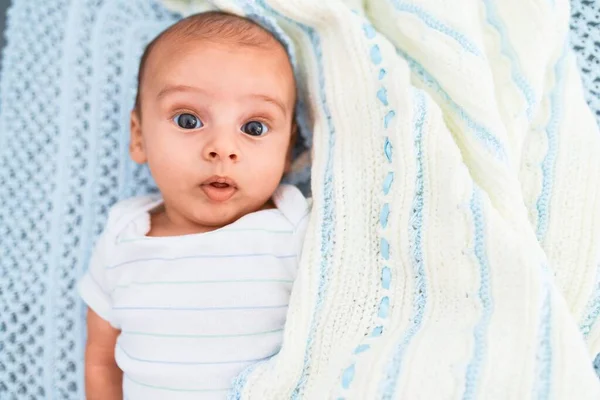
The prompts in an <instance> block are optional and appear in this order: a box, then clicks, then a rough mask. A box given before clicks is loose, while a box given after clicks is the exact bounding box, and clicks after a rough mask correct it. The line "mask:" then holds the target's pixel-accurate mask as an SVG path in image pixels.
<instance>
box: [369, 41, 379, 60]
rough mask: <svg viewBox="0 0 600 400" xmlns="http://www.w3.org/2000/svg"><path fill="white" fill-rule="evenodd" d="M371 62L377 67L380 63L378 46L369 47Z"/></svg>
mask: <svg viewBox="0 0 600 400" xmlns="http://www.w3.org/2000/svg"><path fill="white" fill-rule="evenodd" d="M370 54H371V61H372V62H373V64H375V65H377V64H380V63H381V50H379V46H378V45H376V44H374V45H373V46H371V53H370Z"/></svg>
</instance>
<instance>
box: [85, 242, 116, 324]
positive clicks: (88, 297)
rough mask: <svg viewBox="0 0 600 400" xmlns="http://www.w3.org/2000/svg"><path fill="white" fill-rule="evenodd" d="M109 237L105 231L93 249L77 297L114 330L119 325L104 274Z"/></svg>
mask: <svg viewBox="0 0 600 400" xmlns="http://www.w3.org/2000/svg"><path fill="white" fill-rule="evenodd" d="M109 240H110V239H109V237H108V234H107V232H106V231H105V232H104V233H103V234H102V235H101V236H100V238H99V239H98V242H97V243H96V247H95V248H94V252H93V253H92V257H91V260H90V263H89V266H88V270H87V271H86V273H85V274H84V275H83V277H82V278H81V280H80V281H79V284H78V291H79V295H80V296H81V298H82V299H83V301H84V302H85V303H86V304H87V306H88V307H89V308H91V309H92V310H94V312H95V313H96V314H98V315H99V316H100V317H101V318H102V319H104V320H105V321H107V322H109V323H110V324H111V325H112V326H113V327H115V328H116V329H120V325H119V324H118V322H117V321H116V319H115V317H114V312H113V309H112V294H111V292H112V288H111V285H110V284H109V281H108V279H107V274H106V267H107V265H106V259H107V257H106V256H107V253H108V251H109V250H108V247H109V244H110V243H109Z"/></svg>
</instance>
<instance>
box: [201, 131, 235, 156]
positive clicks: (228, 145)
mask: <svg viewBox="0 0 600 400" xmlns="http://www.w3.org/2000/svg"><path fill="white" fill-rule="evenodd" d="M232 136H233V135H227V134H223V133H222V132H221V133H220V134H217V135H215V137H214V139H213V140H212V141H210V142H209V143H208V144H207V145H206V147H205V148H204V158H205V159H206V160H207V161H211V162H214V161H220V162H224V161H232V162H237V161H239V160H240V151H239V148H238V147H237V144H236V141H235V137H232Z"/></svg>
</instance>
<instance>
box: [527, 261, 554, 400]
mask: <svg viewBox="0 0 600 400" xmlns="http://www.w3.org/2000/svg"><path fill="white" fill-rule="evenodd" d="M541 268H542V271H543V278H542V282H541V285H542V292H543V294H544V296H543V299H542V304H541V305H540V308H541V315H540V321H539V324H538V331H539V338H540V340H539V342H538V348H537V354H536V359H537V363H536V378H537V379H536V380H535V381H534V387H533V393H532V395H533V398H535V399H537V400H548V399H550V397H551V394H552V391H551V389H552V358H553V354H552V348H553V346H552V297H551V288H550V282H549V280H550V279H551V278H550V276H549V274H550V271H549V269H548V267H547V266H542V267H541Z"/></svg>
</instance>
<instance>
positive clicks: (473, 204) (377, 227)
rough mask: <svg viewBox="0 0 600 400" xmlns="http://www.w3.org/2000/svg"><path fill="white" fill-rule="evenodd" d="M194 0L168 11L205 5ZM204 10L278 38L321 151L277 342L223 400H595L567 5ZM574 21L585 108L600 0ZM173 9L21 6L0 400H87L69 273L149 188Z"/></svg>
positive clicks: (593, 327)
mask: <svg viewBox="0 0 600 400" xmlns="http://www.w3.org/2000/svg"><path fill="white" fill-rule="evenodd" d="M184 3H186V2H183V3H182V2H179V3H177V5H176V3H175V2H169V3H168V4H169V6H171V7H175V5H176V8H177V9H179V10H180V11H181V12H183V13H189V12H192V10H197V9H198V8H197V7H198V6H200V7H201V6H202V4H199V3H194V4H193V9H192V8H188V6H190V5H191V2H187V3H189V4H187V5H186V4H184ZM475 3H477V5H476V4H475ZM182 5H183V7H182ZM217 5H218V6H220V7H223V8H224V9H228V10H231V11H233V12H237V13H240V14H242V15H248V14H252V16H253V18H256V19H257V20H259V21H260V22H262V23H265V24H267V26H268V27H269V28H271V29H274V28H278V29H277V31H278V32H279V33H280V34H281V35H282V37H283V38H289V39H291V41H290V49H291V48H292V47H293V50H294V54H295V55H294V57H295V63H296V64H297V72H298V77H299V78H300V82H301V83H303V85H302V87H301V88H300V92H301V94H302V100H304V103H301V104H300V107H299V111H300V116H301V121H300V122H301V126H302V127H303V128H304V129H303V132H302V133H303V134H304V136H303V138H304V140H303V141H300V143H301V144H302V145H303V146H307V145H310V144H311V141H310V140H311V138H310V136H309V134H310V133H314V137H313V139H312V140H313V141H314V143H315V146H314V149H315V154H314V157H315V158H314V166H313V170H312V174H313V178H314V182H313V186H312V188H313V190H314V198H315V200H314V205H315V212H314V214H313V217H312V220H311V222H310V227H309V234H308V235H307V241H306V246H305V252H304V254H305V257H304V259H303V261H302V265H301V271H300V276H299V278H298V282H297V285H296V288H295V291H294V295H293V298H292V308H291V311H290V314H289V318H288V325H287V330H286V336H285V343H284V347H283V350H282V352H281V354H280V355H279V356H277V357H276V358H275V359H273V360H272V361H270V362H268V363H265V364H262V365H257V366H255V367H254V368H252V369H251V370H248V371H247V372H246V373H245V374H243V375H242V376H241V377H240V379H239V381H238V389H237V390H236V391H235V392H234V393H233V394H232V396H233V397H234V398H235V397H242V398H258V399H285V398H306V399H312V398H325V397H333V396H339V397H340V398H358V399H364V398H369V399H370V398H411V399H413V398H424V399H430V398H460V397H462V398H465V399H469V398H482V399H505V398H519V399H521V398H550V397H552V398H556V399H563V398H566V399H570V398H578V399H586V398H598V396H599V395H598V388H597V383H596V381H595V378H593V376H592V367H591V365H592V359H593V355H594V354H597V353H598V352H599V351H600V340H599V339H600V323H598V322H597V318H598V314H599V313H600V294H599V293H598V292H597V288H598V283H599V282H600V271H599V270H598V264H599V263H598V257H599V255H598V244H599V243H600V240H599V238H598V229H600V221H598V218H599V217H598V210H599V205H598V193H597V188H598V187H599V185H598V179H599V177H598V162H597V161H595V160H594V156H596V157H597V154H598V150H599V149H598V146H599V145H598V130H597V127H596V126H594V122H593V117H592V114H591V113H590V112H589V110H588V109H587V107H586V106H585V103H584V101H583V99H584V95H583V93H582V89H581V87H580V84H579V77H578V71H577V69H576V68H575V63H574V57H573V55H572V54H571V52H570V51H563V50H565V49H566V48H567V47H568V46H566V44H567V43H566V35H567V29H568V21H567V20H568V15H569V14H568V13H569V11H568V10H567V4H566V3H565V2H564V1H559V0H539V1H536V2H533V1H531V0H530V1H518V2H517V1H516V0H515V1H513V0H509V1H504V0H503V1H497V0H496V1H492V0H486V1H484V2H468V1H466V0H465V1H458V2H447V1H441V0H414V1H412V2H407V1H402V0H385V1H384V0H379V1H351V0H346V1H342V0H331V1H323V0H319V1H317V0H302V1H300V0H277V1H275V0H269V1H268V5H267V4H265V3H264V2H262V1H256V2H246V1H239V2H233V1H219V2H217ZM363 5H364V6H365V9H363V8H362V7H363ZM352 10H354V12H353V11H352ZM573 15H574V18H573V20H572V21H571V24H572V26H571V28H572V33H573V35H574V36H573V38H574V39H573V44H574V46H575V47H574V48H575V50H576V51H577V54H578V56H579V57H580V62H581V64H580V65H581V67H582V71H583V77H584V79H583V82H584V83H585V85H586V88H587V92H586V93H587V95H586V98H587V100H588V101H589V103H590V104H591V105H592V107H594V109H595V110H596V115H597V116H598V110H599V106H598V88H597V83H598V82H597V76H598V73H599V72H598V68H597V63H598V61H597V60H598V46H597V45H595V44H594V42H595V39H590V38H593V37H597V36H594V35H597V30H594V29H595V28H594V27H597V26H598V19H599V18H598V5H597V4H594V2H592V1H586V0H581V1H577V2H574V7H573ZM180 17H181V15H180V14H179V13H176V12H173V11H169V10H168V9H166V8H165V7H164V6H163V5H162V4H159V3H158V2H157V1H151V0H78V1H69V0H13V4H12V6H11V8H10V10H9V14H8V19H7V30H6V39H7V45H6V48H5V49H4V51H3V60H2V66H1V78H0V205H1V206H0V398H1V399H28V398H31V399H60V400H62V399H81V398H83V363H82V360H83V349H84V339H85V322H84V311H85V309H84V307H83V304H82V303H81V301H80V300H79V299H78V297H77V294H76V292H75V282H76V281H77V279H78V278H79V277H80V276H81V275H82V273H83V271H84V270H85V269H86V268H87V262H88V260H89V256H90V252H91V249H92V246H93V243H94V242H95V239H96V237H97V235H98V234H99V233H100V232H101V230H102V228H103V226H104V223H105V221H106V213H107V211H108V209H109V207H110V206H111V205H112V204H114V203H115V202H116V201H117V200H119V199H122V198H126V197H130V196H133V195H138V194H144V193H148V192H152V191H153V190H154V184H153V182H152V180H151V178H150V176H149V174H148V171H147V170H146V169H145V168H141V167H137V166H135V165H134V164H133V163H132V162H130V161H129V160H128V155H127V141H128V126H129V120H128V114H129V109H130V108H131V105H132V104H133V96H134V93H135V81H136V79H135V78H136V77H135V75H136V72H137V63H138V60H139V57H140V55H141V53H142V49H143V46H144V44H145V43H147V42H148V41H149V40H151V38H152V37H153V36H155V35H156V34H157V33H158V32H159V31H161V30H162V29H163V28H165V27H166V26H168V25H170V24H172V23H173V22H175V21H176V20H178V19H179V18H180ZM586 35H587V37H586ZM302 145H301V147H299V149H298V150H297V153H296V154H302V152H303V151H304V149H303V148H302ZM596 159H597V158H596ZM306 165H307V163H306V154H305V153H304V155H301V156H299V163H298V169H297V170H296V171H295V174H294V176H293V177H292V178H293V179H295V180H296V181H297V182H302V183H303V184H304V185H306V179H307V175H306V168H305V167H306ZM580 332H583V334H584V337H585V342H584V341H583V340H582V339H581V334H580ZM596 364H597V365H598V367H599V368H600V362H597V363H596Z"/></svg>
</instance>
